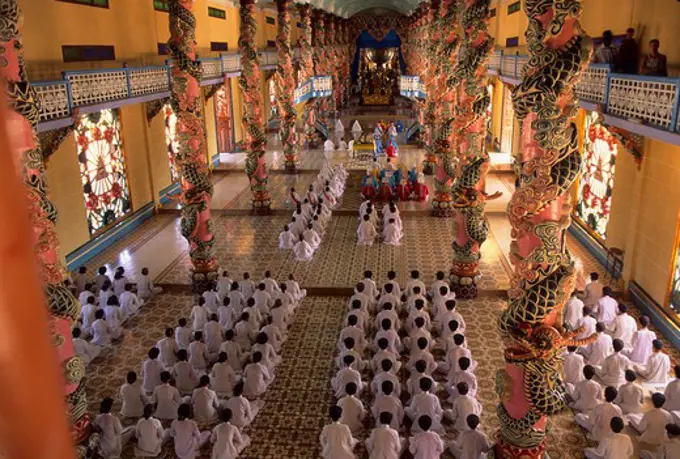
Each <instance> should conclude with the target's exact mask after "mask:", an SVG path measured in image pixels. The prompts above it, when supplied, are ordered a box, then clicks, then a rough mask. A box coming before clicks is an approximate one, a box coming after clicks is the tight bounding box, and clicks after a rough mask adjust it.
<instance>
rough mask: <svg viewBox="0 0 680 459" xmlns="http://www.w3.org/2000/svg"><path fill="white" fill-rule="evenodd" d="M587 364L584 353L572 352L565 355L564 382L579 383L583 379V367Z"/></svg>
mask: <svg viewBox="0 0 680 459" xmlns="http://www.w3.org/2000/svg"><path fill="white" fill-rule="evenodd" d="M585 365H586V363H585V359H584V358H583V356H582V355H580V354H577V353H576V352H570V353H569V354H567V355H565V356H564V363H563V367H564V382H566V383H567V384H572V385H573V384H577V383H580V382H581V381H583V379H584V376H583V367H584V366H585Z"/></svg>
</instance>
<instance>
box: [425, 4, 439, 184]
mask: <svg viewBox="0 0 680 459" xmlns="http://www.w3.org/2000/svg"><path fill="white" fill-rule="evenodd" d="M440 4H441V0H430V2H429V4H428V5H427V13H426V15H425V18H424V25H423V38H422V44H421V47H422V53H423V56H424V59H423V66H422V67H423V73H422V75H421V81H422V82H423V84H424V85H425V89H426V90H427V100H426V101H425V114H424V121H425V128H426V130H427V136H426V145H425V148H426V150H427V152H426V154H425V160H424V161H423V173H424V174H425V175H434V173H435V170H436V168H437V155H436V153H435V133H434V131H435V122H436V120H437V118H438V116H437V115H438V114H441V107H438V106H437V105H436V104H435V101H434V99H435V97H436V95H435V93H436V89H435V85H436V82H437V79H438V78H439V75H436V65H437V59H438V58H437V56H436V48H437V43H436V40H435V39H434V37H435V35H436V29H435V19H436V17H437V14H438V12H439V5H440Z"/></svg>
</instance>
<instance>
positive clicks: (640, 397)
mask: <svg viewBox="0 0 680 459" xmlns="http://www.w3.org/2000/svg"><path fill="white" fill-rule="evenodd" d="M636 379H637V375H636V374H635V372H634V371H633V370H626V383H625V384H623V385H622V386H621V387H619V395H618V396H617V397H616V400H614V403H616V404H617V405H619V406H620V407H621V411H623V414H630V413H642V407H643V403H644V401H645V390H644V389H643V388H642V387H641V386H640V385H639V384H637V383H636V382H635V380H636Z"/></svg>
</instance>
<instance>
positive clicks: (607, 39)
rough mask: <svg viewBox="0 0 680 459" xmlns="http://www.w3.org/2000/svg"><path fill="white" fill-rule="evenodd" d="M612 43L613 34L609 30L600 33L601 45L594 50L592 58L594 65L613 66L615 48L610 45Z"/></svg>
mask: <svg viewBox="0 0 680 459" xmlns="http://www.w3.org/2000/svg"><path fill="white" fill-rule="evenodd" d="M613 42H614V34H612V31H611V30H605V31H604V32H602V44H601V45H600V46H598V47H597V49H596V50H595V55H594V56H593V63H594V64H613V63H614V58H615V56H616V48H614V46H613V45H612V43H613Z"/></svg>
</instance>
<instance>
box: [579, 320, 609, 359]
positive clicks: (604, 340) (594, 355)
mask: <svg viewBox="0 0 680 459" xmlns="http://www.w3.org/2000/svg"><path fill="white" fill-rule="evenodd" d="M606 329H607V326H606V325H605V324H604V323H602V322H598V323H597V326H596V327H595V330H596V331H597V332H598V333H599V335H598V337H597V340H595V341H594V342H592V343H590V344H589V345H588V346H587V347H586V348H585V349H584V350H583V355H584V357H585V358H586V360H587V361H588V364H590V365H595V366H600V365H602V363H603V362H604V359H606V358H607V357H608V356H609V355H611V353H612V351H613V350H614V347H613V340H612V337H611V336H609V335H607V334H606V333H605V330H606Z"/></svg>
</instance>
